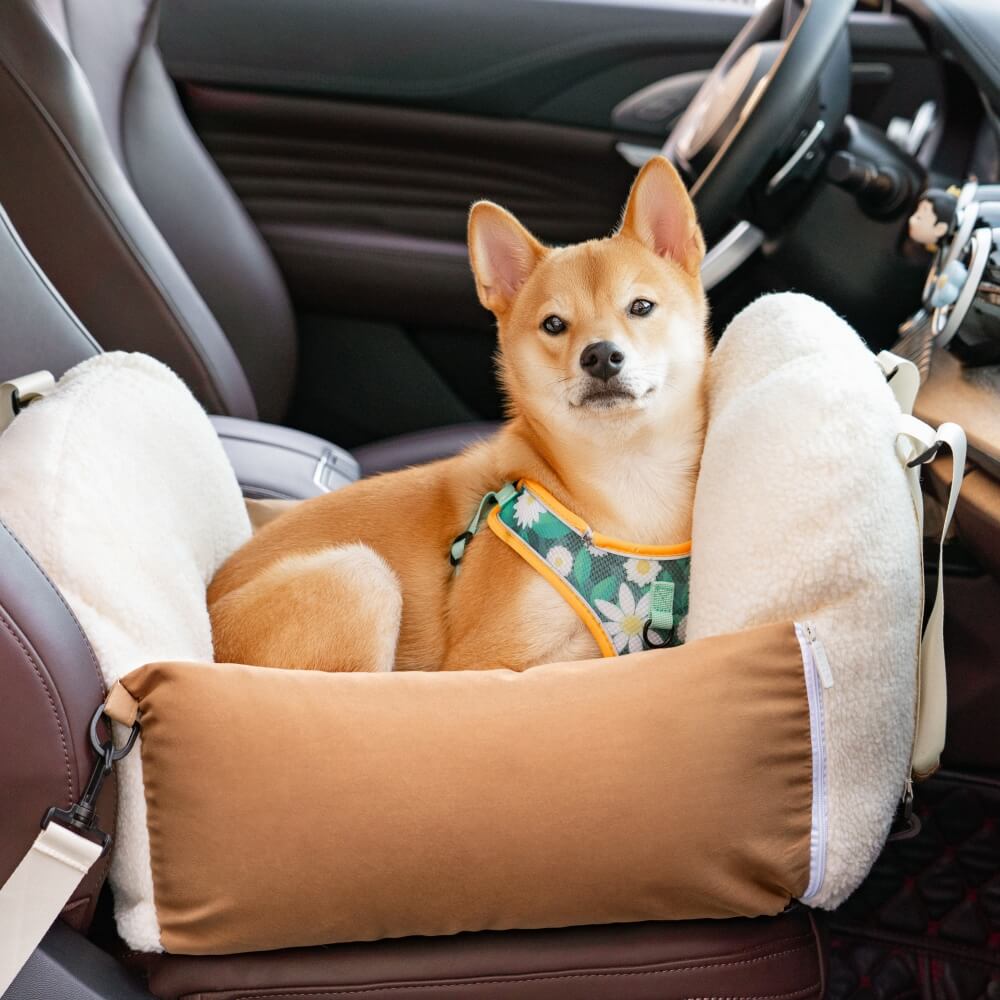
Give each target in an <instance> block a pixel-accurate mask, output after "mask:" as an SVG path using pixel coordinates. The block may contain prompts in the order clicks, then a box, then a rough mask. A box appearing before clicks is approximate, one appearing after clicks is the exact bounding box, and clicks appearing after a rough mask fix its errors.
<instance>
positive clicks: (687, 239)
mask: <svg viewBox="0 0 1000 1000" xmlns="http://www.w3.org/2000/svg"><path fill="white" fill-rule="evenodd" d="M618 231H619V233H621V234H622V235H623V236H630V237H632V239H636V240H639V242H640V243H644V244H645V245H646V246H648V247H649V248H650V250H652V251H653V252H654V253H658V254H659V255H660V256H661V257H670V258H672V259H673V260H675V261H677V263H678V264H680V265H681V267H683V268H684V270H685V271H687V272H688V273H689V274H692V275H697V274H698V272H699V270H700V268H701V262H702V259H703V258H704V256H705V239H704V237H703V236H702V235H701V229H700V227H699V226H698V218H697V216H696V215H695V211H694V205H693V204H692V203H691V198H690V196H689V195H688V193H687V189H686V188H685V187H684V182H683V181H682V180H681V178H680V175H679V174H678V173H677V171H676V170H675V169H674V166H673V164H672V163H671V162H670V161H669V160H668V159H667V158H666V157H664V156H654V157H653V158H652V159H651V160H649V161H648V162H647V163H646V164H645V165H644V166H643V168H642V170H640V171H639V176H638V177H636V179H635V182H634V183H633V184H632V190H631V192H630V193H629V196H628V204H627V205H626V206H625V215H624V217H623V220H622V224H621V228H620V229H619V230H618Z"/></svg>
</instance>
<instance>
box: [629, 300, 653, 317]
mask: <svg viewBox="0 0 1000 1000" xmlns="http://www.w3.org/2000/svg"><path fill="white" fill-rule="evenodd" d="M655 307H656V303H655V302H650V301H649V299H636V300H635V301H634V302H633V303H632V305H630V306H629V307H628V311H629V312H630V313H631V314H632V315H633V316H648V315H649V314H650V313H651V312H652V311H653V309H654V308H655Z"/></svg>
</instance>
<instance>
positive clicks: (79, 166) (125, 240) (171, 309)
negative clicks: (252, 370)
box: [0, 59, 228, 410]
mask: <svg viewBox="0 0 1000 1000" xmlns="http://www.w3.org/2000/svg"><path fill="white" fill-rule="evenodd" d="M0 67H2V68H3V70H4V72H5V73H6V74H7V75H8V76H9V77H10V78H11V79H12V80H13V81H14V83H15V84H16V85H17V87H18V88H19V89H20V90H21V92H22V93H23V94H24V95H25V97H27V98H28V100H29V102H30V103H31V104H32V106H33V107H34V108H35V110H36V112H37V113H38V114H39V116H40V117H41V118H42V119H43V120H44V121H45V123H46V124H47V125H48V127H49V130H50V131H51V132H52V134H53V136H54V137H55V138H56V140H57V141H58V142H59V145H60V146H62V148H63V152H64V153H65V154H66V156H67V158H68V159H69V161H70V162H71V163H72V164H73V166H74V167H75V169H76V172H77V174H78V175H79V176H80V178H81V180H83V182H84V184H85V185H86V186H87V188H88V189H89V190H90V193H91V196H92V197H93V198H94V200H95V201H96V202H97V203H98V204H99V205H100V207H101V208H102V209H103V210H104V212H105V214H106V216H107V219H108V221H109V222H110V224H111V226H112V228H113V229H114V230H115V232H116V233H117V234H118V238H119V239H120V240H121V242H122V245H123V246H124V247H125V248H126V249H127V250H128V251H129V252H130V253H131V255H132V258H133V260H134V262H135V264H137V265H138V269H139V273H140V274H141V275H142V276H143V277H145V279H146V281H147V282H148V283H149V285H150V286H151V287H152V288H153V290H154V291H155V292H156V293H157V294H158V295H159V297H160V299H161V300H162V302H163V304H164V305H165V306H166V308H167V311H168V313H169V315H170V318H171V319H172V320H173V322H174V323H175V324H176V325H177V328H178V330H179V331H180V332H181V334H182V336H181V338H180V343H181V345H182V347H183V348H184V349H185V350H186V352H187V354H188V355H189V356H190V357H191V359H192V360H193V361H194V363H195V367H197V368H200V369H201V373H202V375H203V377H205V378H206V379H207V381H208V393H209V395H210V396H212V397H213V398H214V403H213V405H215V406H218V407H219V408H220V409H223V410H228V407H227V406H226V405H225V403H224V401H223V399H222V397H221V395H220V393H219V392H218V390H217V389H216V387H215V381H213V377H215V378H216V379H218V382H219V383H220V384H221V382H222V380H221V378H218V374H219V373H218V371H216V369H215V366H214V364H213V362H212V360H211V359H210V358H209V357H208V356H207V355H205V354H204V352H202V351H201V350H200V348H199V345H198V343H197V338H195V337H193V336H191V334H190V333H189V331H188V330H187V329H186V324H185V322H184V321H183V320H182V318H181V314H180V312H179V310H178V309H177V306H176V305H175V303H174V301H173V299H172V298H171V297H170V295H168V294H167V290H166V289H165V288H164V287H163V285H162V283H161V282H160V281H159V280H158V279H157V277H156V275H155V272H154V271H153V269H152V268H151V267H150V266H149V264H148V262H147V261H146V260H145V258H144V257H143V255H142V254H141V253H140V252H139V248H138V247H137V246H136V245H135V244H134V243H133V242H132V240H131V239H130V238H129V236H128V232H127V231H126V229H125V227H124V226H123V225H122V224H121V222H120V220H119V219H118V217H117V215H116V214H115V212H114V211H113V210H112V208H111V206H110V205H109V204H108V202H107V200H106V199H105V197H104V196H103V194H102V193H101V191H100V188H99V187H98V186H97V184H96V183H95V181H94V180H93V178H92V177H91V176H90V173H89V171H87V170H86V168H85V167H84V165H83V163H82V162H81V161H80V158H79V157H78V156H77V155H76V152H75V150H74V149H73V147H72V145H71V144H70V142H69V140H68V139H67V138H66V136H65V135H64V134H63V132H62V130H61V129H60V128H59V126H58V125H57V124H56V123H55V120H54V119H53V118H52V116H51V115H50V114H49V113H48V110H47V109H46V108H45V106H44V105H43V104H42V103H41V101H40V100H39V99H38V97H37V96H36V95H35V93H34V91H33V90H32V89H31V88H30V87H29V86H28V85H27V83H26V82H25V81H24V80H23V79H22V78H21V76H20V75H19V74H18V73H16V72H15V71H14V70H13V69H11V67H10V66H9V65H8V64H7V63H6V61H4V60H2V59H0ZM122 173H123V174H124V170H123V171H122ZM126 179H127V178H126ZM136 200H137V201H138V195H137V196H136ZM140 207H143V206H142V205H141V202H140ZM143 211H145V208H144V207H143ZM154 228H155V227H154ZM168 249H169V247H168ZM170 252H171V253H173V251H172V250H171V251H170ZM179 266H180V264H178V267H179ZM195 294H198V293H197V291H196V292H195ZM205 308H206V309H208V307H207V306H206V307H205Z"/></svg>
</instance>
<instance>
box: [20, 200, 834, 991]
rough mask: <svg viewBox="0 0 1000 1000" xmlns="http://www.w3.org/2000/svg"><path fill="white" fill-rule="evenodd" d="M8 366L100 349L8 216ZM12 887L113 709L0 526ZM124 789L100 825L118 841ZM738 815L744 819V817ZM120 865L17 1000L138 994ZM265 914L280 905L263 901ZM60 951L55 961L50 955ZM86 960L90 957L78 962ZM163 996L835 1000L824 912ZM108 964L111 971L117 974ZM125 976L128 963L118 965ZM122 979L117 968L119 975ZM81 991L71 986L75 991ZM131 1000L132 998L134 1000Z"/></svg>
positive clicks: (177, 970) (317, 972)
mask: <svg viewBox="0 0 1000 1000" xmlns="http://www.w3.org/2000/svg"><path fill="white" fill-rule="evenodd" d="M0 297H2V301H3V304H4V306H3V313H2V318H0V357H2V358H3V363H4V365H5V366H7V367H9V368H10V369H11V370H12V371H13V372H18V373H21V372H27V371H31V370H35V369H37V368H39V367H48V368H50V369H51V370H53V371H56V372H61V371H63V370H65V369H66V368H68V367H70V366H71V365H73V364H75V363H76V362H77V361H80V360H82V359H84V358H86V357H89V356H91V355H92V354H94V353H95V352H97V351H98V350H99V347H98V345H97V344H96V342H95V341H94V340H93V338H92V337H90V335H89V334H88V333H87V331H86V329H85V328H84V327H83V325H82V324H81V323H80V322H79V320H78V319H77V318H76V317H75V316H74V314H73V312H72V311H71V310H70V309H69V308H68V307H67V305H66V303H65V302H64V301H63V300H62V299H61V298H60V296H59V295H58V293H57V292H56V291H55V289H54V288H53V287H52V285H51V284H50V283H49V282H48V280H47V279H46V277H45V275H44V273H43V272H42V271H41V270H40V269H39V268H38V266H37V264H36V263H35V261H34V260H33V259H32V257H31V255H30V254H29V253H28V252H27V250H26V249H25V247H24V244H23V243H22V242H21V241H20V239H19V238H18V236H17V233H16V232H15V230H14V228H13V227H12V226H11V225H10V223H9V220H7V218H6V217H5V216H4V215H3V213H2V211H0ZM0 690H2V691H3V697H2V698H0V734H2V735H0V751H2V752H0V802H2V803H3V808H2V809H0V884H2V883H3V882H4V881H6V879H7V877H8V876H9V875H10V873H11V871H12V870H13V869H14V867H15V866H16V864H17V862H18V860H19V859H20V858H21V856H22V855H23V854H24V852H25V851H26V850H27V848H28V846H29V845H30V843H31V842H32V840H33V839H34V837H35V835H36V833H37V831H38V824H39V820H40V819H41V817H42V815H43V814H44V813H45V811H46V810H47V809H48V807H49V806H53V805H55V806H59V807H60V808H67V807H68V806H69V805H70V803H72V802H73V801H75V800H76V799H77V798H78V797H79V795H80V793H81V791H82V788H83V786H84V785H85V783H86V780H87V777H88V775H89V773H90V770H91V768H92V766H93V763H94V756H93V752H92V750H91V748H90V746H89V741H88V726H89V722H90V719H91V716H92V713H93V712H94V710H95V708H96V707H97V706H98V705H99V704H100V703H101V701H102V700H103V698H104V694H105V692H104V686H103V681H102V679H101V675H100V671H99V669H98V667H97V661H96V659H95V657H94V652H93V650H92V648H91V646H90V644H89V642H88V640H87V637H86V636H85V635H84V633H83V631H82V629H81V628H80V625H79V623H78V622H77V620H76V618H75V617H74V616H73V614H72V612H71V611H70V610H69V608H68V606H67V605H66V603H65V601H64V600H63V599H62V597H61V595H60V594H59V592H58V590H57V589H56V587H55V586H54V585H53V584H52V582H51V581H50V580H49V579H48V577H47V576H46V575H45V573H44V572H43V570H42V569H41V568H40V567H39V566H38V564H37V563H36V562H35V561H34V559H33V558H32V556H31V554H30V553H29V552H28V551H27V550H26V549H25V548H24V547H23V546H22V545H21V543H20V542H19V541H18V540H17V538H16V537H15V536H14V535H13V534H12V533H11V532H10V531H9V530H8V529H7V528H6V526H4V525H3V524H2V522H0ZM114 792H115V789H114V783H113V782H107V783H106V784H105V785H104V789H103V792H102V798H101V799H100V802H99V809H98V812H99V815H100V817H101V825H102V827H103V829H105V830H113V829H114V815H115V796H114ZM737 819H738V818H737ZM106 871H107V860H106V859H105V861H104V862H102V863H100V864H99V865H97V866H96V867H95V869H94V870H93V871H92V872H91V874H90V875H88V876H87V878H86V879H85V880H84V882H83V884H82V885H81V886H80V888H79V889H78V890H77V892H76V893H75V894H74V896H73V898H72V900H71V901H70V903H69V905H68V906H67V907H66V909H65V910H64V912H63V918H62V919H63V921H64V922H65V923H67V924H69V925H70V926H71V927H72V928H75V932H71V931H68V930H65V929H64V932H63V931H60V932H59V933H57V934H56V935H55V936H54V937H52V936H50V938H51V940H48V939H47V941H46V942H43V944H42V946H41V949H40V950H39V952H38V954H37V955H36V959H37V960H36V961H34V962H32V963H29V965H28V966H27V967H26V968H25V969H24V970H23V972H22V975H21V977H20V978H19V979H18V980H17V981H16V982H15V983H14V984H13V986H12V987H11V991H10V992H9V993H8V994H7V996H8V997H9V998H10V1000H20V998H22V997H29V996H32V997H37V996H71V995H72V996H77V995H80V996H82V995H84V993H83V992H81V991H80V988H79V984H76V985H72V984H70V983H69V982H62V983H61V982H60V980H59V977H60V976H63V975H69V974H70V971H71V970H72V969H73V968H74V967H75V969H76V972H75V975H77V976H85V975H86V976H91V977H96V978H101V977H103V982H104V983H105V984H107V983H110V982H114V983H117V985H115V986H107V985H105V987H104V988H102V987H101V985H100V984H99V983H97V982H93V983H91V986H90V987H89V992H87V993H86V995H87V996H92V997H95V998H98V997H100V998H102V1000H111V998H113V997H114V998H117V997H119V996H123V995H125V994H124V993H123V992H122V987H121V984H120V982H118V980H117V979H116V978H115V976H114V975H105V974H104V973H101V975H100V976H99V975H98V973H99V972H100V963H95V961H94V959H93V954H94V947H93V945H91V944H90V943H89V942H88V941H86V940H84V939H83V937H82V934H84V933H86V932H87V931H88V929H89V928H90V926H91V922H92V918H93V913H94V908H95V904H96V900H97V897H98V893H99V891H100V888H101V885H102V883H103V881H104V878H105V875H106ZM262 905H266V901H262ZM46 949H49V950H48V951H46ZM74 956H77V957H78V958H79V961H75V960H74ZM133 958H134V960H135V961H136V962H140V963H141V965H142V966H143V967H144V971H145V974H146V976H147V978H148V983H149V988H150V989H151V990H152V992H153V993H154V994H155V995H156V996H159V997H162V998H174V997H188V998H193V997H198V996H212V997H214V998H216V1000H226V998H228V1000H235V998H237V997H241V998H251V997H261V998H262V1000H263V998H264V997H268V996H270V997H274V996H278V995H292V994H293V995H295V996H309V997H310V998H313V1000H323V998H330V1000H333V998H336V997H347V996H356V995H361V994H364V995H365V996H366V997H368V998H370V1000H379V998H386V1000H389V998H392V1000H398V998H399V997H401V996H406V995H412V996H436V995H439V994H440V995H444V994H445V993H446V994H447V996H449V997H497V998H500V997H503V998H508V997H512V998H541V997H560V998H588V1000H592V998H600V997H615V998H622V997H629V998H638V997H657V998H660V1000H662V998H671V997H674V998H680V997H691V996H727V997H733V998H736V997H756V998H761V1000H763V998H768V997H770V998H774V1000H778V998H791V997H795V998H797V1000H808V998H814V997H815V998H818V997H821V996H822V995H823V989H824V975H825V966H824V949H823V947H822V946H821V943H820V937H819V934H818V931H817V928H816V925H815V923H814V919H813V915H812V913H810V912H809V911H807V910H805V909H803V908H802V907H795V908H792V909H790V910H789V911H787V912H785V913H783V914H781V915H779V916H777V917H773V918H759V919H755V920H744V919H738V920H717V921H686V922H674V923H643V924H628V925H616V926H605V927H578V928H563V929H558V930H534V931H507V932H503V933H481V934H459V935H456V936H452V937H442V938H409V939H400V940H389V941H377V942H369V943H362V944H349V945H336V946H332V947H328V948H303V949H299V950H296V951H276V952H268V953H262V954H250V955H229V956H223V957H219V958H204V957H199V958H191V957H184V956H166V955H162V956H145V957H141V956H139V957H136V956H133ZM105 964H107V963H105ZM115 968H117V967H115ZM112 971H114V970H112ZM71 986H72V988H71ZM129 995H132V994H131V993H129Z"/></svg>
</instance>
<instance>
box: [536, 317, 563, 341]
mask: <svg viewBox="0 0 1000 1000" xmlns="http://www.w3.org/2000/svg"><path fill="white" fill-rule="evenodd" d="M542 329H543V330H544V331H545V332H546V333H551V334H552V336H553V337H554V336H555V335H556V334H557V333H565V332H566V323H565V322H564V321H563V320H562V319H560V318H559V317H558V316H546V317H545V319H543V320H542Z"/></svg>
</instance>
